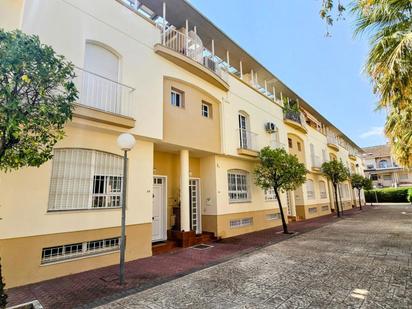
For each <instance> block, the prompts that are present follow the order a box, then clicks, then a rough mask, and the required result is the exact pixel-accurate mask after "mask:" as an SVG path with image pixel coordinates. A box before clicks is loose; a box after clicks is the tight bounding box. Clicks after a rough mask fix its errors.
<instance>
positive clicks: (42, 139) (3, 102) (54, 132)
mask: <svg viewBox="0 0 412 309" xmlns="http://www.w3.org/2000/svg"><path fill="white" fill-rule="evenodd" d="M73 69H74V68H73V65H72V64H71V63H70V62H67V61H66V60H65V59H64V57H63V56H60V55H57V54H56V53H55V52H54V50H53V49H52V48H51V47H50V46H46V45H43V44H41V42H40V40H39V38H38V37H37V36H34V35H26V34H24V33H22V32H21V31H18V30H16V31H12V32H5V31H4V30H2V29H0V170H3V171H9V170H13V169H18V168H20V167H24V166H40V165H41V164H42V163H44V162H45V161H47V160H49V159H50V158H51V157H52V149H53V146H54V145H55V144H56V143H57V141H59V140H60V139H62V138H63V136H64V132H63V127H64V125H65V123H66V122H67V121H68V120H70V119H71V116H72V110H73V108H74V106H73V103H74V102H75V100H76V98H77V90H76V87H75V85H74V83H73V78H74V76H75V75H74V70H73Z"/></svg>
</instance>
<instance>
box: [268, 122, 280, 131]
mask: <svg viewBox="0 0 412 309" xmlns="http://www.w3.org/2000/svg"><path fill="white" fill-rule="evenodd" d="M265 129H266V132H268V133H275V132H277V131H278V127H277V126H276V125H275V124H274V123H273V122H267V123H266V125H265Z"/></svg>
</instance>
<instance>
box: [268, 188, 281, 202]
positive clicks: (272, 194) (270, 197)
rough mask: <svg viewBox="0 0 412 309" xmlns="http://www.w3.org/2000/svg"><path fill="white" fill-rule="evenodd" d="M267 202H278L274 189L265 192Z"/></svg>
mask: <svg viewBox="0 0 412 309" xmlns="http://www.w3.org/2000/svg"><path fill="white" fill-rule="evenodd" d="M265 201H275V202H277V201H278V200H277V198H276V193H275V190H274V189H273V188H269V189H266V190H265Z"/></svg>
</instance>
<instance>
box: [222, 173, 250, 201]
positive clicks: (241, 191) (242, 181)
mask: <svg viewBox="0 0 412 309" xmlns="http://www.w3.org/2000/svg"><path fill="white" fill-rule="evenodd" d="M227 178H228V192H229V202H242V201H248V200H249V183H248V173H247V172H245V171H241V170H231V171H229V172H228V174H227Z"/></svg>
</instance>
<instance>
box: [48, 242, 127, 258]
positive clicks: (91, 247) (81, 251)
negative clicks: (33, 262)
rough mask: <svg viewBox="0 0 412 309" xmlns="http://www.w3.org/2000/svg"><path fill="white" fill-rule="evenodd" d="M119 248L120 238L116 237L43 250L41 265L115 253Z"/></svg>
mask: <svg viewBox="0 0 412 309" xmlns="http://www.w3.org/2000/svg"><path fill="white" fill-rule="evenodd" d="M119 247H120V238H119V237H114V238H107V239H100V240H92V241H86V242H79V243H74V244H67V245H61V246H55V247H48V248H43V250H42V256H41V263H42V264H47V263H53V262H56V261H63V260H70V259H73V258H77V257H81V256H88V255H94V254H99V253H103V252H110V251H115V250H118V249H119Z"/></svg>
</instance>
